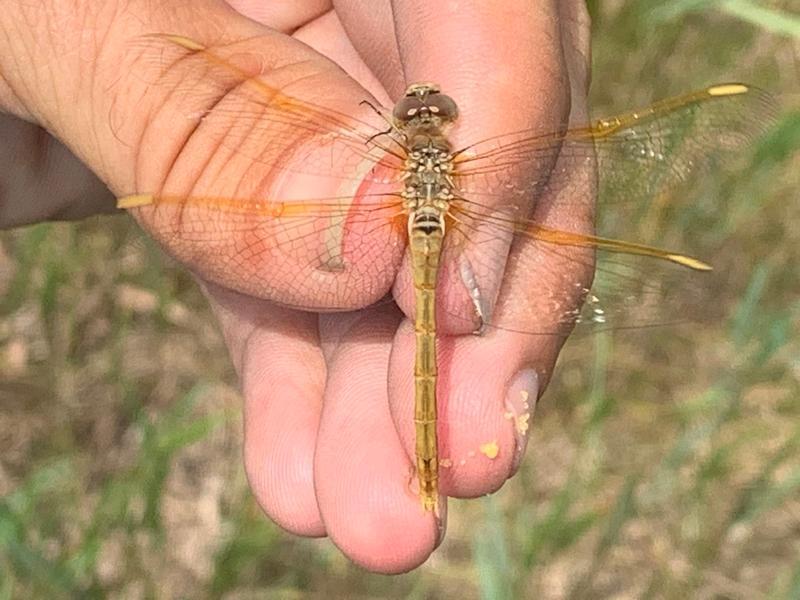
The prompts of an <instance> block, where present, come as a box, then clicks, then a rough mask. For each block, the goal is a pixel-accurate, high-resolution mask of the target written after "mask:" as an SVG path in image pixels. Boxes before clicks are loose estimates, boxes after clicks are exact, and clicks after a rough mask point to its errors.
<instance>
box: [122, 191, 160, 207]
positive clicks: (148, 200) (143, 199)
mask: <svg viewBox="0 0 800 600" xmlns="http://www.w3.org/2000/svg"><path fill="white" fill-rule="evenodd" d="M154 202H155V198H154V197H153V194H132V195H130V196H123V197H122V198H118V199H117V208H122V209H126V210H127V209H130V208H138V207H140V206H147V205H149V204H153V203H154Z"/></svg>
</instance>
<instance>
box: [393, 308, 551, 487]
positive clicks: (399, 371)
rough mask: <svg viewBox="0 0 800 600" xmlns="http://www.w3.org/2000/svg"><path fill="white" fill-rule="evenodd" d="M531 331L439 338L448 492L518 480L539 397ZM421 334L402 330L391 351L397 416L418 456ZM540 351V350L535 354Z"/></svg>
mask: <svg viewBox="0 0 800 600" xmlns="http://www.w3.org/2000/svg"><path fill="white" fill-rule="evenodd" d="M525 337H529V336H519V335H516V336H510V335H509V334H508V332H501V331H497V330H493V331H492V332H490V333H489V334H488V335H486V336H483V337H478V336H440V338H439V339H438V340H437V358H438V372H439V375H438V382H437V405H438V413H439V414H438V419H439V422H438V428H437V430H438V438H439V439H438V448H439V465H440V466H439V477H440V479H439V481H440V488H441V491H442V493H443V494H446V495H447V496H453V497H458V498H474V497H477V496H481V495H484V494H488V493H491V492H494V491H496V490H498V489H499V488H500V487H502V485H503V484H504V483H505V481H506V480H508V479H509V478H510V477H512V476H513V475H514V474H515V473H516V471H517V469H518V468H519V464H520V462H521V459H522V455H523V454H524V451H525V447H526V445H527V436H528V432H529V430H530V427H531V425H532V423H531V418H532V414H533V408H534V407H535V403H536V399H537V397H538V394H539V375H538V372H537V370H536V369H534V368H533V367H530V364H533V363H535V362H536V361H535V360H533V361H531V359H530V357H531V341H530V340H526V339H522V338H525ZM414 352H415V350H414V336H413V331H412V326H411V325H410V323H408V324H405V325H404V326H403V327H401V329H400V330H399V331H398V334H397V336H396V338H395V351H394V353H393V356H392V366H391V372H390V381H391V382H392V388H391V389H392V395H391V398H392V414H393V417H394V419H395V424H396V426H397V428H398V431H399V432H400V437H401V439H402V442H403V445H404V447H405V449H406V452H407V454H408V455H409V456H413V453H414V448H415V435H414V427H413V415H414V382H413V362H414ZM534 354H535V351H534Z"/></svg>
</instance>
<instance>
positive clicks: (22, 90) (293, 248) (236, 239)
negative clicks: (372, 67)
mask: <svg viewBox="0 0 800 600" xmlns="http://www.w3.org/2000/svg"><path fill="white" fill-rule="evenodd" d="M70 7H71V11H70V12H69V13H67V11H66V10H65V9H64V8H63V4H58V3H57V2H56V0H50V1H46V2H43V3H39V4H37V5H36V6H30V5H28V4H27V3H24V2H22V0H11V5H10V10H4V11H3V14H2V16H0V29H2V30H3V31H4V32H5V35H4V36H3V39H2V40H0V81H2V82H3V85H0V103H2V106H3V107H4V108H5V110H12V109H13V110H14V112H16V113H17V114H20V115H22V116H23V117H25V118H27V119H29V120H33V121H35V122H37V123H39V124H40V125H42V126H44V127H46V128H47V129H48V130H49V131H50V132H51V133H53V134H54V135H55V136H56V137H58V138H59V139H61V140H62V141H64V143H65V144H66V145H67V146H68V147H69V148H70V149H71V150H72V152H73V153H74V154H76V155H77V156H78V157H79V158H80V159H81V160H82V161H83V162H84V163H85V164H87V165H88V166H89V167H90V168H91V169H92V170H93V171H94V172H95V173H97V174H98V176H99V177H100V178H101V179H102V180H103V181H104V182H105V184H106V185H108V186H109V188H110V189H111V190H112V192H113V193H114V194H115V195H116V196H118V197H122V196H129V195H132V194H135V195H139V196H140V197H150V198H161V199H172V200H177V201H175V202H172V203H171V204H172V205H171V206H169V205H163V206H162V205H156V204H157V203H151V204H153V205H151V206H143V207H141V208H137V209H135V210H134V211H133V212H134V214H135V215H136V217H137V219H138V220H139V221H140V222H141V223H142V224H143V226H144V227H145V228H147V229H148V230H150V232H151V233H154V234H155V236H156V238H157V239H158V240H159V241H161V242H162V243H163V245H165V246H166V248H167V250H168V251H169V252H170V253H171V254H173V256H175V257H176V258H178V259H179V260H181V261H183V262H185V263H187V264H188V265H189V266H190V267H191V268H193V269H194V270H195V271H196V272H197V273H198V274H199V275H201V276H202V277H204V278H206V279H209V280H212V281H215V282H216V283H219V284H221V285H224V286H227V287H230V288H233V289H236V290H238V291H240V292H244V293H247V294H251V295H257V296H260V297H263V298H267V299H271V300H277V301H281V302H283V303H286V304H291V305H294V306H301V307H306V308H324V307H329V306H335V307H339V308H343V307H351V306H352V307H355V306H361V305H364V304H368V303H370V302H372V301H374V300H377V299H379V298H380V297H381V296H382V295H383V294H384V293H385V292H386V291H387V290H388V289H389V287H390V285H391V281H392V279H393V273H394V270H395V269H396V263H398V262H399V258H398V257H399V255H400V253H401V249H402V248H401V247H400V246H399V245H398V244H395V245H393V246H388V247H387V244H386V243H385V238H386V232H385V231H377V228H376V226H375V223H376V222H377V221H373V222H371V223H365V224H364V225H363V228H364V231H369V232H370V233H371V234H374V239H377V238H380V239H381V240H383V247H385V248H387V250H386V252H385V253H384V255H380V252H378V253H377V255H376V252H375V251H374V250H372V249H370V248H371V245H370V244H369V243H368V240H367V237H368V236H367V234H364V235H354V234H353V231H351V229H352V228H350V229H347V230H345V227H347V226H349V225H351V224H350V223H347V222H344V221H346V218H345V217H346V214H345V213H343V212H342V211H343V210H344V209H342V208H341V202H340V203H339V205H338V208H337V206H336V205H335V204H330V203H329V204H326V205H324V206H323V205H320V206H319V207H318V208H317V210H316V212H314V209H311V208H306V213H305V216H303V215H300V216H301V217H303V218H295V219H294V220H293V221H292V223H291V224H287V220H286V219H277V218H275V217H276V216H280V215H277V214H275V212H274V211H275V209H276V207H281V211H283V206H284V203H283V199H298V198H306V199H307V198H317V197H323V198H352V197H353V196H354V195H356V192H357V191H359V185H360V182H359V181H358V176H357V173H358V172H359V171H358V169H359V168H361V167H358V166H357V165H355V164H354V163H359V164H361V163H362V162H363V163H364V164H365V165H366V166H365V167H363V168H367V169H368V168H371V167H372V166H374V165H375V160H374V159H373V158H372V157H371V156H367V150H366V149H365V146H364V142H365V141H366V140H367V139H368V137H369V135H370V133H375V132H377V131H379V130H378V129H375V128H368V133H367V134H365V135H361V134H356V135H352V134H349V135H350V137H348V135H344V136H339V135H337V134H336V129H337V128H338V127H340V126H341V127H345V126H347V128H348V130H349V131H353V128H352V126H353V124H355V123H358V122H361V121H355V120H353V119H349V117H348V115H358V116H359V117H361V118H362V119H364V120H371V121H372V122H373V123H375V122H376V120H377V126H380V125H381V124H382V123H381V121H380V119H378V118H377V115H375V114H374V113H371V111H370V109H369V108H367V107H359V105H358V101H359V100H361V99H367V98H369V96H368V95H367V94H366V92H365V91H364V90H363V89H362V88H361V87H360V86H358V84H356V83H355V82H354V81H353V80H351V79H350V78H349V77H347V75H346V74H345V73H344V72H342V71H341V70H340V69H339V68H338V67H336V66H335V65H334V64H333V63H331V62H330V61H328V60H327V59H325V58H323V57H322V56H320V55H319V54H317V53H316V52H314V51H313V50H312V49H310V48H309V47H308V46H306V45H304V44H302V43H300V42H298V41H296V40H294V39H292V38H290V37H288V36H285V35H283V34H281V33H278V32H276V31H274V30H270V29H267V28H265V27H263V26H261V25H258V24H256V23H254V22H252V21H249V20H247V19H246V18H244V17H242V16H241V15H239V14H238V13H237V12H235V11H234V10H233V9H231V8H230V7H229V6H228V5H227V4H225V3H223V2H218V1H212V0H206V1H204V2H195V3H192V4H191V5H187V3H185V2H177V1H167V2H162V3H158V4H156V3H153V2H149V1H147V0H138V1H137V0H134V1H131V2H126V3H123V5H122V8H120V6H118V3H117V2H113V1H111V0H108V1H106V2H104V3H97V2H88V1H82V2H72V3H70ZM34 13H35V14H34ZM30 23H35V24H36V25H35V26H34V28H33V29H32V30H31V29H28V24H30ZM87 24H89V25H87ZM154 33H169V34H176V35H174V36H173V37H166V36H161V37H159V36H153V35H152V34H154ZM22 63H25V64H26V65H29V66H30V68H26V69H19V68H17V65H19V64H22ZM264 81H267V82H268V84H269V86H268V85H266V84H265V83H264ZM254 82H255V83H254ZM289 90H290V91H289ZM284 91H287V94H291V96H289V95H286V96H285V95H283V92H284ZM293 98H299V99H301V100H311V101H313V102H316V103H317V105H319V104H322V105H324V106H325V107H326V109H325V110H324V111H323V112H322V113H319V114H316V113H313V108H312V109H311V112H308V111H306V112H304V110H305V109H302V107H303V106H305V105H304V104H303V103H302V102H300V103H296V102H295V101H294V100H293ZM286 107H290V108H291V110H290V111H288V112H285V111H283V109H285V108H286ZM298 107H300V108H298ZM331 111H333V112H331ZM337 115H338V116H337ZM297 119H299V120H300V121H301V123H300V126H298V123H297V122H296V120H297ZM321 123H322V124H324V126H321V125H320V124H321ZM362 124H363V123H362ZM342 140H344V141H342ZM334 142H335V143H334ZM308 146H313V147H314V148H316V150H317V154H316V155H313V156H311V155H310V154H309V153H307V152H303V154H302V156H303V158H306V159H307V158H310V159H311V161H312V162H313V161H315V162H314V164H316V165H317V167H316V169H314V168H312V169H311V172H312V173H313V174H314V176H312V177H298V176H297V172H298V171H303V169H291V168H286V166H285V165H283V164H279V163H282V162H285V160H287V159H285V157H291V158H290V159H288V160H296V159H297V157H298V152H297V148H298V147H308ZM334 146H335V148H334ZM342 148H344V150H345V154H344V155H342V153H341V152H340V150H341V149H342ZM334 152H335V153H336V157H340V156H344V158H343V159H342V160H344V161H345V162H347V164H346V165H344V164H340V163H337V164H335V165H334V164H329V165H327V163H326V162H324V161H327V162H330V163H332V162H333V161H334V158H333V157H334ZM326 165H327V169H328V175H327V177H320V175H322V174H323V173H322V171H324V168H323V167H326ZM345 167H346V168H347V169H348V171H347V172H348V173H349V174H350V176H349V177H342V173H341V169H342V168H345ZM331 170H333V171H337V170H338V171H339V172H338V177H336V176H332V175H331V173H330V171H331ZM306 172H308V171H306ZM288 175H291V177H289V176H288ZM334 175H336V174H334ZM361 191H362V192H363V190H361ZM209 198H214V199H216V200H217V203H216V205H215V206H212V205H211V202H210V201H209ZM197 199H200V201H199V202H195V201H194V200H197ZM231 199H233V200H235V202H232V201H231ZM203 200H205V202H204V201H203ZM243 201H246V202H249V203H250V204H249V205H248V206H249V208H248V210H247V211H245V212H244V214H238V215H230V214H226V212H225V210H218V209H219V208H220V207H223V206H230V205H232V204H234V203H235V204H236V205H237V206H242V202H243ZM226 203H227V204H226ZM164 204H170V203H168V202H167V203H164ZM265 205H266V206H267V208H264V209H263V210H261V212H259V209H258V208H255V207H257V206H261V207H264V206H265ZM129 206H130V205H129ZM308 206H310V204H308V203H307V204H306V207H308ZM392 208H393V209H394V210H395V212H397V210H396V209H397V206H396V202H395V205H393V206H392ZM209 209H212V210H209ZM337 211H338V212H337ZM297 212H298V211H297V209H295V214H297ZM317 217H324V218H327V219H329V220H336V219H338V220H339V221H342V223H340V224H339V226H338V230H337V229H336V228H334V227H331V226H330V225H326V226H324V227H322V226H320V225H319V224H318V223H316V222H315V221H316V220H317ZM345 234H347V235H345ZM281 236H282V238H283V242H281ZM332 236H333V239H331V237H332ZM348 243H349V244H350V246H349V247H347V248H345V247H346V246H347V244H348ZM278 244H282V245H278ZM345 255H346V256H347V264H346V268H344V267H342V265H341V264H338V263H341V262H343V259H344V257H345ZM393 266H394V267H395V268H392V267H393ZM319 270H322V271H324V273H323V274H322V275H321V276H316V275H317V272H318V271H319ZM355 281H359V282H364V281H368V283H369V285H365V284H363V283H362V284H361V285H360V286H354V285H350V282H355ZM298 282H300V283H298Z"/></svg>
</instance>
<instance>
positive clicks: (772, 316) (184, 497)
mask: <svg viewBox="0 0 800 600" xmlns="http://www.w3.org/2000/svg"><path fill="white" fill-rule="evenodd" d="M589 4H590V9H591V12H592V16H593V31H594V50H593V51H594V55H593V56H594V58H593V60H594V69H593V73H594V77H593V84H592V93H591V96H592V101H593V102H592V106H593V112H594V114H595V115H596V116H604V115H609V114H614V113H616V112H623V111H625V110H627V109H631V108H635V107H641V106H645V105H646V104H648V103H649V102H651V101H654V100H656V99H659V98H662V97H665V96H669V95H673V94H677V93H681V92H685V91H688V90H691V89H695V88H702V87H703V86H705V85H708V84H710V83H714V82H723V81H745V82H748V83H752V84H755V85H758V86H760V87H763V88H765V89H767V90H769V91H770V92H772V93H773V94H774V95H776V96H777V97H778V99H779V102H780V103H781V105H782V113H781V116H780V118H779V120H778V122H777V124H776V125H775V127H773V128H772V129H771V130H770V131H769V132H768V133H767V135H766V136H765V138H764V139H762V140H760V141H759V142H758V143H757V144H755V145H754V146H753V148H752V151H751V153H750V154H749V155H748V156H745V157H742V160H743V161H745V163H744V164H745V165H746V166H745V168H743V169H742V171H741V172H742V173H743V174H742V175H739V176H738V177H737V176H735V175H734V176H728V177H726V178H724V180H723V179H720V180H715V179H713V178H712V179H709V180H707V181H705V183H704V186H707V187H708V189H709V190H711V192H709V193H712V192H713V194H714V196H713V197H715V198H717V206H718V210H717V212H716V214H715V216H716V217H717V218H716V219H715V220H714V225H713V228H714V234H715V236H716V237H717V239H718V240H719V241H720V247H721V248H722V251H721V252H722V255H721V258H722V261H723V264H726V265H728V267H729V269H728V271H727V272H729V273H730V277H729V278H727V279H726V280H725V281H724V286H723V287H721V288H720V289H719V290H717V293H716V294H715V296H714V302H716V303H719V304H720V305H721V307H722V309H723V311H724V313H723V314H724V315H726V316H725V317H724V318H723V319H719V320H717V321H715V322H714V323H711V324H703V325H702V326H691V327H676V328H669V329H667V328H664V329H655V330H647V331H642V332H639V333H634V334H628V333H625V334H611V333H602V334H597V335H593V336H583V337H581V338H578V339H574V340H571V341H570V343H568V345H567V347H566V349H565V352H564V354H563V356H562V358H561V361H560V363H559V367H558V369H557V372H556V376H555V378H554V381H553V383H552V384H551V387H550V389H549V391H548V393H547V394H546V396H545V398H544V400H543V401H542V403H541V404H540V405H539V407H538V409H537V413H536V416H535V420H534V425H533V432H532V436H531V441H530V443H529V445H528V456H527V458H526V460H525V462H524V464H523V467H522V469H521V471H520V473H519V475H518V476H517V477H515V478H514V479H513V480H511V481H510V482H508V483H507V484H506V485H505V487H504V488H503V489H502V490H501V491H500V492H498V493H497V494H495V495H493V496H491V497H486V498H482V499H479V500H473V501H451V508H450V510H449V513H450V521H449V525H448V535H447V538H446V540H445V542H444V543H443V545H442V546H441V547H440V548H439V549H438V551H437V552H436V553H435V554H434V555H433V556H432V557H431V558H430V560H429V561H428V562H427V563H426V564H425V565H424V566H422V567H421V568H419V569H417V570H416V571H414V572H412V573H409V574H406V575H401V576H396V577H385V576H379V575H373V574H369V573H366V572H364V571H363V570H361V569H358V568H356V567H354V566H353V565H352V564H350V563H349V562H348V561H347V560H346V559H345V558H343V557H342V556H341V555H340V553H339V552H338V551H337V550H336V549H335V548H334V547H333V546H332V545H331V543H330V542H328V541H327V540H303V539H298V538H295V537H293V536H291V535H288V534H286V533H284V532H283V531H281V530H280V529H278V528H277V527H276V526H274V525H272V524H271V523H270V522H269V521H268V520H267V519H266V518H265V517H263V516H262V514H261V512H260V510H259V509H258V507H257V506H256V505H255V502H254V501H253V499H252V497H251V496H250V492H249V490H248V487H247V483H246V480H245V477H244V472H243V469H242V464H241V458H240V455H241V416H240V414H239V398H238V393H237V391H236V385H237V384H236V381H235V379H234V377H233V373H232V368H231V366H230V363H229V361H228V358H227V355H226V352H225V350H224V347H223V345H222V342H221V340H220V336H219V334H218V332H217V329H216V326H215V324H214V319H213V318H212V317H211V315H210V313H209V310H208V309H207V307H206V305H205V303H204V301H203V299H202V298H201V296H200V294H199V292H198V291H197V289H196V288H195V286H194V284H193V283H192V281H191V278H190V277H189V276H188V275H187V274H186V273H185V272H184V271H183V270H182V269H181V268H180V267H178V266H177V265H174V264H171V263H170V262H169V261H168V260H167V259H165V258H164V256H163V255H162V254H161V252H160V251H159V250H158V249H157V248H156V247H155V246H154V245H153V244H152V243H150V242H148V241H147V240H145V239H144V237H143V236H142V235H141V234H140V233H139V232H138V230H137V228H136V227H135V226H134V224H133V222H132V221H131V220H130V219H128V218H127V217H126V216H124V215H123V216H116V217H103V218H99V217H98V218H93V219H90V220H88V221H84V222H80V223H77V224H45V225H38V226H34V227H28V228H22V229H17V230H14V231H8V232H4V233H0V496H1V498H0V599H2V598H54V597H82V598H90V597H117V598H177V597H191V598H203V597H209V598H210V597H222V598H230V599H246V598H262V597H271V598H315V597H325V598H340V597H341V598H444V599H447V598H458V599H459V600H464V599H468V598H606V597H614V598H632V597H655V598H687V597H693V598H748V599H751V598H800V219H799V218H798V217H800V197H799V196H800V192H799V190H800V154H799V153H798V148H800V13H799V12H798V9H799V8H800V7H798V5H797V3H796V1H795V2H790V1H784V2H780V1H775V2H762V3H758V4H757V3H755V2H751V1H736V0H728V1H725V2H707V1H702V0H678V1H674V2H669V3H656V2H650V1H636V0H631V1H622V0H613V1H612V0H606V1H604V2H602V3H601V2H599V1H595V2H590V3H589ZM792 11H794V12H792ZM4 143H5V141H4ZM78 192H80V190H78ZM76 193H77V192H76ZM661 226H664V227H670V228H674V229H675V231H674V233H675V237H677V239H681V240H688V243H689V244H691V239H692V237H693V234H694V233H695V231H696V230H697V233H698V235H699V234H700V233H704V234H705V233H707V229H708V223H704V222H696V221H695V220H694V219H691V218H689V217H688V216H686V215H683V216H682V215H680V214H678V215H671V216H670V220H669V223H668V225H661ZM701 227H702V228H703V231H702V232H701V231H699V228H701ZM666 233H668V234H669V233H670V232H666ZM726 252H727V255H726V254H725V253H726Z"/></svg>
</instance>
